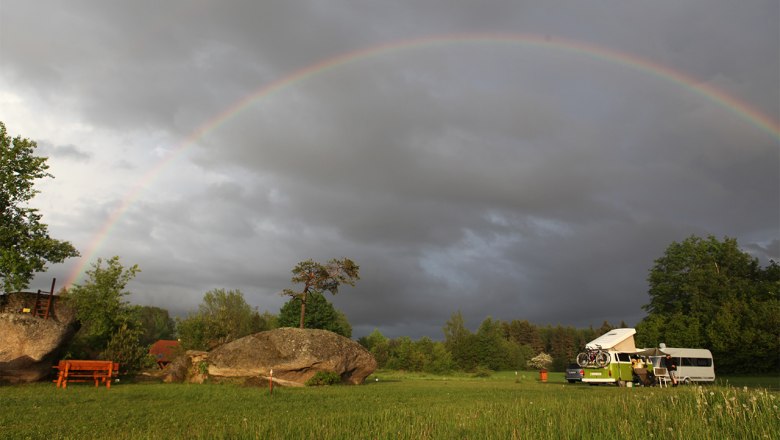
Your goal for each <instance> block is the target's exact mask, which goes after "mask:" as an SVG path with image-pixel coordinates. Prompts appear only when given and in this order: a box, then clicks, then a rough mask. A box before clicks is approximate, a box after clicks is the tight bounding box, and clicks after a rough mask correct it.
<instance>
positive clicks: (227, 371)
mask: <svg viewBox="0 0 780 440" xmlns="http://www.w3.org/2000/svg"><path fill="white" fill-rule="evenodd" d="M207 362H208V374H209V376H216V377H245V378H250V377H267V376H269V373H270V370H273V381H274V382H276V383H279V384H281V385H289V386H301V385H304V384H305V383H306V381H307V380H309V379H310V378H311V377H312V376H314V375H315V374H317V372H319V371H324V372H332V373H336V374H338V375H340V376H341V381H342V382H343V383H348V384H360V383H363V381H364V380H365V378H366V377H367V376H368V375H369V374H371V373H373V372H374V370H375V369H376V360H375V359H374V357H373V356H372V355H371V353H369V352H368V351H367V350H366V349H365V348H363V347H362V346H361V345H360V344H358V343H357V342H355V341H353V340H351V339H349V338H345V337H343V336H340V335H337V334H335V333H332V332H329V331H327V330H314V329H298V328H278V329H275V330H269V331H266V332H261V333H256V334H253V335H249V336H245V337H243V338H241V339H237V340H235V341H232V342H229V343H227V344H224V345H222V346H220V347H217V348H216V349H214V350H213V351H211V352H210V353H209V355H208V361H207Z"/></svg>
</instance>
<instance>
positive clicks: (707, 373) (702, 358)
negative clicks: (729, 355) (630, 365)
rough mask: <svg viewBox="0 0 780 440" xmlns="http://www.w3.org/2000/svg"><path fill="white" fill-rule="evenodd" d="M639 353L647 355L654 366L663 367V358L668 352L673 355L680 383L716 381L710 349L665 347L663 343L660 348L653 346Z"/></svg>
mask: <svg viewBox="0 0 780 440" xmlns="http://www.w3.org/2000/svg"><path fill="white" fill-rule="evenodd" d="M638 354H640V355H647V356H648V357H649V358H650V360H651V361H652V362H653V367H663V358H664V357H666V355H667V354H669V355H671V356H672V359H673V360H674V363H675V364H676V365H677V380H679V381H680V383H692V382H714V381H715V363H714V362H713V361H712V353H710V351H709V350H705V349H702V348H672V347H664V346H663V344H662V346H661V347H660V348H658V349H655V348H651V349H649V350H645V351H640V352H639V353H638Z"/></svg>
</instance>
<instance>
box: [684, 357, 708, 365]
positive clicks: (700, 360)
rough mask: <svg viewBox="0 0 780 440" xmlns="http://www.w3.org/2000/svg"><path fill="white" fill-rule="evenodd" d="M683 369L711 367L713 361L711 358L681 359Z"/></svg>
mask: <svg viewBox="0 0 780 440" xmlns="http://www.w3.org/2000/svg"><path fill="white" fill-rule="evenodd" d="M680 365H681V366H683V367H711V366H712V359H709V358H680Z"/></svg>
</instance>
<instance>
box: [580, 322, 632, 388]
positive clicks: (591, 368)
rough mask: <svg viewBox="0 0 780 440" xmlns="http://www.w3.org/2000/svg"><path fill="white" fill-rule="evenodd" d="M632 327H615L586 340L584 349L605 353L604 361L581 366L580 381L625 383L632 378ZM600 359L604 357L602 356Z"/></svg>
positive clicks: (594, 383) (593, 383)
mask: <svg viewBox="0 0 780 440" xmlns="http://www.w3.org/2000/svg"><path fill="white" fill-rule="evenodd" d="M635 334H636V330H634V329H633V328H616V329H612V330H610V331H609V332H607V333H605V334H603V335H601V336H599V337H598V338H596V339H594V340H592V341H590V342H588V343H587V344H586V345H585V349H586V350H587V351H590V352H599V353H601V354H602V356H603V354H604V353H605V354H606V356H607V358H606V362H603V361H602V362H598V363H591V364H588V365H585V366H583V368H582V370H583V376H582V383H589V384H592V385H596V384H603V383H612V384H617V385H625V384H626V383H628V382H631V381H632V380H633V370H632V368H631V356H632V355H633V354H635V353H636V352H637V349H636V345H634V335H635ZM601 359H604V358H603V357H602V358H601Z"/></svg>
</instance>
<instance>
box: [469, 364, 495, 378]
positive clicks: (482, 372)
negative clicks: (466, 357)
mask: <svg viewBox="0 0 780 440" xmlns="http://www.w3.org/2000/svg"><path fill="white" fill-rule="evenodd" d="M492 374H493V370H491V369H490V368H487V367H485V366H483V365H477V367H476V368H474V375H473V376H474V377H490V376H491V375H492Z"/></svg>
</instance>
